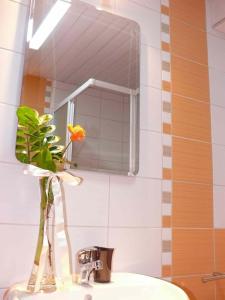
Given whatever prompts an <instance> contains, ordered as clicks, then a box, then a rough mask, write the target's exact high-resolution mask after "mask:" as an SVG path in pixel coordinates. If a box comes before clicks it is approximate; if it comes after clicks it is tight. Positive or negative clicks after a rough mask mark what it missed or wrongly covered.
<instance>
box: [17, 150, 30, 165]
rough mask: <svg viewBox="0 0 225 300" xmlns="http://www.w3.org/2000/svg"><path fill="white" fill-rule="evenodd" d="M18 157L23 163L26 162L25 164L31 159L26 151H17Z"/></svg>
mask: <svg viewBox="0 0 225 300" xmlns="http://www.w3.org/2000/svg"><path fill="white" fill-rule="evenodd" d="M16 158H17V159H18V160H19V161H20V162H22V163H25V164H29V159H28V156H27V154H25V153H18V152H17V153H16Z"/></svg>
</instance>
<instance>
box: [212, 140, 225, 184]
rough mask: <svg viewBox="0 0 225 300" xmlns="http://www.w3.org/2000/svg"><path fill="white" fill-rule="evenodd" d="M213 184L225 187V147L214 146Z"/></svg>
mask: <svg viewBox="0 0 225 300" xmlns="http://www.w3.org/2000/svg"><path fill="white" fill-rule="evenodd" d="M212 152H213V183H214V184H216V185H225V147H224V146H219V145H213V151H212Z"/></svg>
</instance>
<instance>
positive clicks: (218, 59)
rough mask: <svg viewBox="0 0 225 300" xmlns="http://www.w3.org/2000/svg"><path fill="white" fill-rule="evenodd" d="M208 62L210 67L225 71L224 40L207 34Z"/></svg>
mask: <svg viewBox="0 0 225 300" xmlns="http://www.w3.org/2000/svg"><path fill="white" fill-rule="evenodd" d="M208 62H209V66H210V67H214V68H217V69H219V70H221V71H223V72H225V40H224V39H220V38H218V37H215V36H212V35H209V34H208Z"/></svg>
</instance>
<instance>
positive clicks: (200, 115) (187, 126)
mask: <svg viewBox="0 0 225 300" xmlns="http://www.w3.org/2000/svg"><path fill="white" fill-rule="evenodd" d="M172 111H173V114H172V124H173V126H172V134H173V135H176V136H182V137H185V138H190V139H196V140H203V141H206V142H210V141H211V116H210V105H209V103H205V102H199V101H194V100H191V99H187V98H184V97H181V96H177V95H173V101H172Z"/></svg>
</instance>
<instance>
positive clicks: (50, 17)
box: [29, 0, 71, 50]
mask: <svg viewBox="0 0 225 300" xmlns="http://www.w3.org/2000/svg"><path fill="white" fill-rule="evenodd" d="M70 6H71V1H68V0H67V1H65V0H57V1H56V3H55V4H54V5H53V6H52V8H51V9H50V11H49V13H48V14H47V16H46V17H45V18H44V20H43V21H42V22H41V24H40V26H39V27H38V29H37V30H36V32H35V34H34V35H33V37H32V38H31V40H30V43H29V48H31V49H35V50H38V49H39V48H40V47H41V45H42V44H43V43H44V42H45V40H46V39H47V38H48V36H49V35H50V34H51V33H52V31H53V30H54V28H55V27H56V26H57V24H58V23H59V22H60V20H61V19H62V18H63V16H64V15H65V13H66V12H67V10H68V9H69V8H70Z"/></svg>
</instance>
